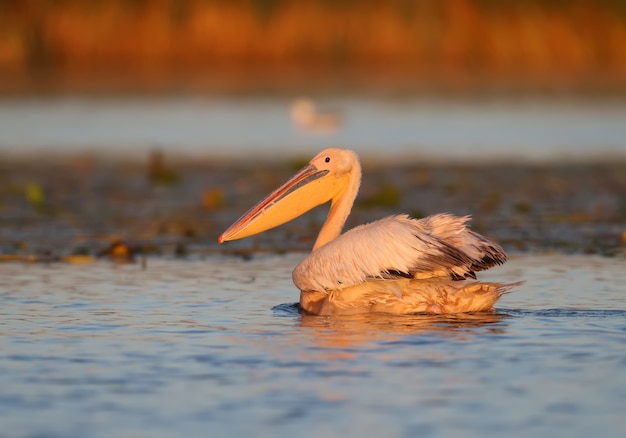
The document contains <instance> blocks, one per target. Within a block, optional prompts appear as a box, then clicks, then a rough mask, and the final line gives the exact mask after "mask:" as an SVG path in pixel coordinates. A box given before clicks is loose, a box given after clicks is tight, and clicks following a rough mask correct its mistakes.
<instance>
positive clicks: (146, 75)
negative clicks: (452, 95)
mask: <svg viewBox="0 0 626 438" xmlns="http://www.w3.org/2000/svg"><path fill="white" fill-rule="evenodd" d="M0 79H1V81H0V84H1V85H0V91H2V92H16V91H17V92H21V91H29V90H46V89H55V88H60V89H70V90H71V89H77V90H80V89H85V90H94V89H95V90H97V89H104V90H107V89H109V90H114V89H120V88H126V89H147V90H159V89H160V88H163V87H169V86H172V85H173V86H178V87H189V88H193V87H209V88H211V87H212V88H215V89H220V90H224V91H241V90H247V89H254V88H255V87H261V88H263V87H265V88H273V89H281V88H284V87H289V86H294V87H297V86H302V85H311V84H321V85H322V86H325V85H343V86H348V87H358V86H359V85H361V86H364V87H367V86H369V85H376V84H380V85H385V84H396V85H397V86H410V87H417V88H420V87H432V86H435V87H441V88H443V89H473V88H477V87H488V88H494V87H495V88H503V89H517V88H522V89H527V88H530V89H534V88H540V89H552V88H554V89H567V90H570V89H573V90H579V89H582V90H587V89H591V90H616V89H624V88H625V86H626V2H624V1H619V0H597V1H593V0H559V1H557V0H518V1H498V0H447V1H446V0H414V1H410V0H390V1H376V0H360V1H357V0H337V1H331V0H298V1H290V0H231V1H226V0H212V1H207V0H154V1H147V0H108V1H91V0H65V1H46V0H9V1H6V0H5V1H1V2H0Z"/></svg>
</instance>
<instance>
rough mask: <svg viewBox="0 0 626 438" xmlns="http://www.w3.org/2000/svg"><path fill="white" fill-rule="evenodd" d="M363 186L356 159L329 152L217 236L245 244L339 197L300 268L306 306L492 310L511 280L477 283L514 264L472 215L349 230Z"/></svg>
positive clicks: (397, 220)
mask: <svg viewBox="0 0 626 438" xmlns="http://www.w3.org/2000/svg"><path fill="white" fill-rule="evenodd" d="M360 183H361V165H360V164H359V159H358V157H357V155H356V154H355V153H354V152H352V151H350V150H347V149H338V148H329V149H325V150H324V151H322V152H320V153H319V154H318V155H317V156H315V158H313V159H312V160H311V161H310V162H309V163H308V164H307V165H306V166H305V167H304V168H302V169H301V170H300V171H299V172H298V173H296V174H295V175H294V176H293V177H292V178H291V179H289V181H287V182H286V183H284V184H283V185H282V186H280V187H279V188H278V189H276V190H275V191H274V192H272V193H271V194H270V195H269V196H267V197H266V198H265V199H264V200H262V201H261V202H259V203H258V204H257V205H255V206H254V207H253V208H251V209H250V210H249V211H248V212H247V213H245V214H244V215H243V216H242V217H241V218H239V219H238V220H237V221H236V222H235V223H234V224H233V225H231V226H230V228H228V229H227V230H226V231H225V232H224V233H223V234H222V235H221V236H219V238H218V242H219V243H223V242H226V241H229V240H236V239H241V238H243V237H248V236H251V235H254V234H258V233H261V232H263V231H266V230H269V229H271V228H274V227H276V226H278V225H281V224H284V223H285V222H288V221H290V220H292V219H294V218H296V217H298V216H300V215H302V214H303V213H305V212H307V211H309V210H311V209H312V208H314V207H316V206H318V205H321V204H324V203H326V202H328V201H331V205H330V211H329V214H328V217H327V219H326V222H325V223H324V225H323V226H322V229H321V230H320V233H319V235H318V237H317V240H316V241H315V245H314V246H313V251H312V252H311V254H310V255H309V256H308V257H306V258H305V259H304V260H303V261H302V262H301V263H300V264H299V265H298V266H296V268H295V270H294V271H293V281H294V283H295V285H296V286H297V287H298V289H300V306H301V308H302V309H303V310H305V311H307V312H310V313H313V314H318V315H330V314H355V313H365V312H384V313H395V314H408V313H462V312H479V311H485V310H493V305H494V303H495V302H496V301H497V300H498V298H499V297H500V296H501V295H502V294H503V293H504V292H505V291H506V290H508V289H509V288H510V286H512V285H509V284H504V283H486V282H477V281H468V282H463V281H459V280H465V279H466V278H472V279H476V275H475V271H481V270H484V269H487V268H489V267H491V266H494V265H498V264H502V263H504V262H505V261H506V254H505V253H504V251H503V250H502V248H501V247H500V246H499V245H498V244H496V243H495V242H493V241H491V240H489V239H487V238H485V237H483V236H481V235H480V234H477V233H475V232H473V231H471V230H469V229H468V228H467V227H466V225H465V223H466V222H467V221H468V219H469V217H468V216H465V217H457V216H452V215H449V214H437V215H433V216H429V217H425V218H423V219H411V218H409V217H408V216H407V215H397V216H389V217H386V218H384V219H381V220H378V221H375V222H372V223H369V224H365V225H360V226H358V227H355V228H353V229H352V230H350V231H347V232H346V233H344V234H341V230H342V228H343V226H344V223H345V222H346V219H347V218H348V215H349V214H350V210H351V209H352V205H353V203H354V199H355V198H356V195H357V192H358V190H359V185H360Z"/></svg>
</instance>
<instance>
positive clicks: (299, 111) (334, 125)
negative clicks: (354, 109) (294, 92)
mask: <svg viewBox="0 0 626 438" xmlns="http://www.w3.org/2000/svg"><path fill="white" fill-rule="evenodd" d="M291 119H292V120H293V123H294V124H295V125H296V126H297V127H299V128H301V129H303V130H304V131H308V132H312V133H318V134H332V133H334V132H336V131H337V130H338V129H339V128H340V127H341V122H342V120H341V116H340V115H339V114H338V113H337V112H332V111H324V112H321V111H319V110H318V109H317V106H315V103H313V101H312V100H310V99H303V98H300V99H296V100H295V101H294V102H293V103H292V105H291Z"/></svg>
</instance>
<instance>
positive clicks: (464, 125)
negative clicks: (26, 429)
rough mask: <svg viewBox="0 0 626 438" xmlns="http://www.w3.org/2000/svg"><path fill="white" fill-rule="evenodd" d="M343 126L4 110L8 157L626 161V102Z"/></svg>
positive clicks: (162, 101) (217, 106) (347, 118)
mask: <svg viewBox="0 0 626 438" xmlns="http://www.w3.org/2000/svg"><path fill="white" fill-rule="evenodd" d="M317 104H318V106H319V107H320V111H322V112H324V111H335V112H336V113H338V114H339V115H340V116H341V119H342V121H343V123H342V124H341V126H340V128H339V129H338V130H336V131H334V132H332V133H326V135H321V134H320V133H319V132H310V131H306V130H302V129H299V128H296V127H294V125H293V123H292V121H291V117H290V108H291V105H292V100H290V99H285V98H275V97H267V98H263V97H242V98H211V97H208V96H206V97H195V98H194V97H154V98H128V97H120V98H108V99H97V98H87V97H74V98H72V97H58V98H45V99H42V98H33V99H8V98H4V99H0V152H1V151H13V152H26V153H28V152H31V153H32V152H33V151H55V152H58V151H65V152H76V151H83V150H90V151H98V152H101V153H102V152H103V153H109V154H120V153H124V154H135V155H138V156H140V157H143V156H144V155H145V153H146V152H147V151H149V150H151V149H154V148H155V147H159V148H162V149H164V150H166V151H171V152H172V153H176V154H188V155H200V156H203V157H210V156H214V155H226V156H233V155H234V156H242V155H244V154H246V155H249V154H251V153H253V154H262V155H269V154H273V153H280V154H283V156H284V155H285V154H292V155H300V154H301V155H311V154H314V153H316V152H318V151H319V150H320V149H321V148H323V147H326V146H328V145H329V144H333V145H339V146H342V147H348V148H352V149H355V150H356V151H357V152H358V153H360V154H364V155H365V154H377V155H380V152H381V147H382V148H384V155H385V156H386V157H387V158H389V157H392V158H393V157H394V156H395V157H400V156H411V157H420V158H431V159H449V158H453V159H460V160H468V159H471V160H479V161H481V160H484V159H512V158H521V159H527V160H545V159H558V160H561V159H563V158H568V157H570V158H578V159H580V158H581V157H594V158H598V157H602V156H603V155H604V154H606V155H610V156H615V155H617V156H621V157H623V156H625V155H626V123H624V120H626V101H624V100H623V99H622V100H618V99H615V100H606V99H605V100H584V99H583V100H576V99H549V98H535V99H517V100H513V99H509V100H506V99H504V100H503V99H493V100H488V99H487V100H471V99H470V100H467V99H465V100H462V99H461V100H436V99H420V98H406V99H391V98H368V97H344V98H332V99H322V100H320V101H319V102H317Z"/></svg>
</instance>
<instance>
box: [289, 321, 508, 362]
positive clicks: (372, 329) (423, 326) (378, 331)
mask: <svg viewBox="0 0 626 438" xmlns="http://www.w3.org/2000/svg"><path fill="white" fill-rule="evenodd" d="M506 317H507V315H506V314H502V313H496V312H483V313H474V314H459V315H412V316H407V315H385V314H377V315H372V314H364V315H350V316H343V317H320V316H315V315H309V314H302V318H301V320H300V325H301V326H302V327H306V328H310V329H312V332H313V333H312V334H311V337H312V338H313V339H315V341H316V343H317V344H318V345H319V346H320V347H333V348H347V347H351V346H355V345H357V344H364V343H369V342H373V341H375V342H378V341H387V342H393V341H397V340H400V339H405V338H406V336H407V335H414V336H419V335H429V336H433V335H435V336H442V337H445V338H453V339H456V340H461V341H462V340H467V339H470V338H472V333H473V332H475V329H476V328H480V327H486V326H490V325H493V326H492V327H490V330H491V331H493V332H494V333H499V332H502V330H503V329H502V326H501V324H499V323H501V322H502V321H503V320H504V319H505V318H506ZM416 343H418V341H416ZM335 352H336V353H337V354H343V353H342V352H341V350H335Z"/></svg>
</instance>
